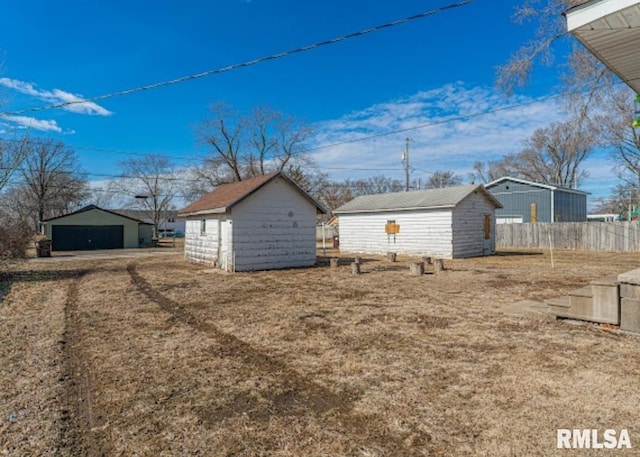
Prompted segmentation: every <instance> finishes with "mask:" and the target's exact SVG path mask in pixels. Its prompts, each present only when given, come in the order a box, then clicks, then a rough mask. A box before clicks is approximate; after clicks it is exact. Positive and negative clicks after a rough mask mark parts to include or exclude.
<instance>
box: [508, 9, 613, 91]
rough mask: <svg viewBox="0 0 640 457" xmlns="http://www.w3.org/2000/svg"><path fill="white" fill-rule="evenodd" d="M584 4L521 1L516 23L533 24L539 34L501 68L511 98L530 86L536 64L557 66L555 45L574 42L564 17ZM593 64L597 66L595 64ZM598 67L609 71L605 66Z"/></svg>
mask: <svg viewBox="0 0 640 457" xmlns="http://www.w3.org/2000/svg"><path fill="white" fill-rule="evenodd" d="M580 3H584V0H521V2H520V4H519V5H517V6H516V7H515V11H514V14H513V17H512V19H513V21H514V22H516V23H517V24H524V23H529V24H533V25H534V29H535V33H534V36H533V37H532V38H531V39H530V40H528V41H527V42H525V43H523V44H522V45H521V46H520V47H519V48H518V49H517V50H516V51H515V52H514V53H513V54H512V55H511V58H510V59H509V61H507V63H505V64H504V65H501V66H500V67H498V71H497V84H498V86H499V87H501V88H502V89H503V90H504V91H505V92H506V93H507V94H511V93H512V92H513V91H514V90H515V89H516V88H517V87H521V86H524V85H525V84H526V83H527V82H528V80H529V78H530V77H531V73H532V71H533V68H534V66H535V64H536V63H539V64H542V65H547V66H549V65H552V64H553V62H554V49H553V46H554V44H555V43H556V42H558V41H561V40H564V39H571V37H568V36H567V33H566V23H565V20H564V17H563V16H562V13H563V12H565V11H566V10H567V9H569V8H571V7H572V6H576V5H578V4H580ZM570 43H573V42H572V41H570ZM577 49H579V48H577V47H574V52H575V51H576V50H577ZM592 63H593V64H596V62H595V61H592ZM596 66H597V68H599V69H600V70H601V71H603V72H604V71H605V70H604V68H603V66H602V65H601V64H600V65H596Z"/></svg>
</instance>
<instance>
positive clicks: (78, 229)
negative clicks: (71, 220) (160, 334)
mask: <svg viewBox="0 0 640 457" xmlns="http://www.w3.org/2000/svg"><path fill="white" fill-rule="evenodd" d="M51 229H52V230H51V238H52V241H53V246H52V249H53V250H54V251H89V250H93V249H122V248H123V247H124V226H123V225H101V226H93V225H54V226H53V227H52V228H51Z"/></svg>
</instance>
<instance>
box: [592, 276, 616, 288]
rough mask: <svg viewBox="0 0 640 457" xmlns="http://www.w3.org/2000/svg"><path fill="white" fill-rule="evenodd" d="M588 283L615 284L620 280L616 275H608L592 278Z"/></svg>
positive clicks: (598, 284)
mask: <svg viewBox="0 0 640 457" xmlns="http://www.w3.org/2000/svg"><path fill="white" fill-rule="evenodd" d="M589 284H591V285H593V286H617V285H618V284H620V281H619V280H618V275H609V276H603V277H602V278H598V279H594V280H593V281H591V282H590V283H589Z"/></svg>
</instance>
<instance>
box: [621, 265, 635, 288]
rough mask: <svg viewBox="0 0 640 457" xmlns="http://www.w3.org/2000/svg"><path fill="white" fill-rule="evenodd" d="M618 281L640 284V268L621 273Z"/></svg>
mask: <svg viewBox="0 0 640 457" xmlns="http://www.w3.org/2000/svg"><path fill="white" fill-rule="evenodd" d="M618 281H620V283H622V284H633V285H634V286H640V268H637V269H635V270H631V271H627V272H626V273H621V274H619V275H618Z"/></svg>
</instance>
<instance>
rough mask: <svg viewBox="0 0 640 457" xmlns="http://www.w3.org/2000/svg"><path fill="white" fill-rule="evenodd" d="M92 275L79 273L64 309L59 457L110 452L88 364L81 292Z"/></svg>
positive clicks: (71, 287) (69, 290)
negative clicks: (85, 356) (84, 343)
mask: <svg viewBox="0 0 640 457" xmlns="http://www.w3.org/2000/svg"><path fill="white" fill-rule="evenodd" d="M87 273H88V271H76V272H75V275H73V276H72V277H75V280H74V281H73V282H72V283H71V284H70V285H69V288H68V291H67V300H66V302H65V306H64V313H65V316H64V322H65V330H64V333H63V335H62V338H61V340H60V345H61V348H62V364H63V374H62V376H61V378H60V382H61V383H62V395H61V397H62V404H63V406H62V410H61V412H60V423H61V424H60V433H59V436H58V440H59V445H58V455H65V456H66V455H73V456H76V455H86V456H104V455H108V454H109V451H110V446H109V436H107V434H106V432H105V427H103V425H104V417H102V416H101V415H100V414H96V413H95V411H93V409H92V404H93V398H94V396H95V392H94V390H93V381H92V376H91V372H90V370H89V367H88V363H87V362H86V360H84V354H83V349H82V337H81V335H80V328H79V324H80V317H79V310H78V306H79V303H78V290H79V285H80V282H81V280H82V278H83V277H84V276H85V275H86V274H87Z"/></svg>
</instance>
